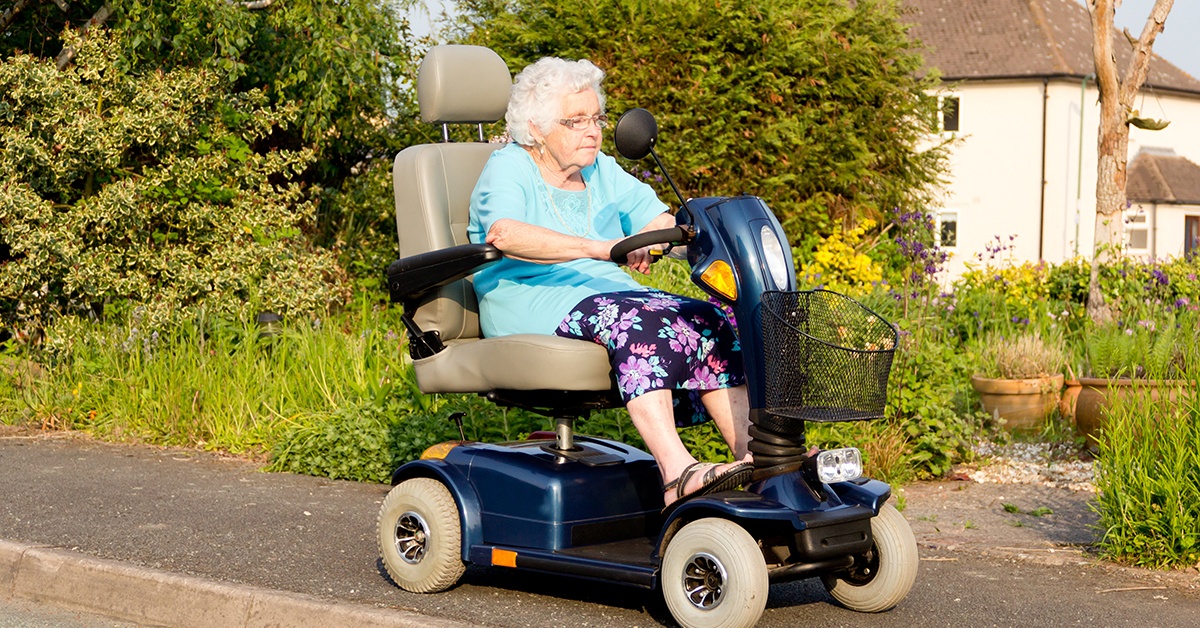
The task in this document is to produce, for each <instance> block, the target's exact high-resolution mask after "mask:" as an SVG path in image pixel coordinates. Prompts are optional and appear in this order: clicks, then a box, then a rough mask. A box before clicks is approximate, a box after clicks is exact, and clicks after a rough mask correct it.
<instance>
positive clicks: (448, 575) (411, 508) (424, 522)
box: [378, 478, 466, 593]
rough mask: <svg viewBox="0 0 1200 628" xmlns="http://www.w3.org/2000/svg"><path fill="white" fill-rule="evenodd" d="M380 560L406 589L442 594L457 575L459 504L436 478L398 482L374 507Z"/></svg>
mask: <svg viewBox="0 0 1200 628" xmlns="http://www.w3.org/2000/svg"><path fill="white" fill-rule="evenodd" d="M378 533H379V557H380V558H382V559H383V565H384V567H385V568H386V569H387V572H388V575H389V576H391V577H392V580H393V581H394V582H395V583H396V584H397V585H398V586H399V587H400V588H401V589H404V590H405V591H411V592H413V593H436V592H438V591H444V590H446V589H448V588H450V587H451V586H453V585H454V583H456V582H458V579H459V578H460V577H461V576H462V574H463V571H465V570H466V565H465V564H464V563H463V561H462V528H461V527H460V524H459V516H458V506H457V505H455V503H454V498H453V497H452V496H451V495H450V491H448V490H446V487H445V486H443V485H442V483H441V482H438V481H437V480H431V479H429V478H414V479H411V480H405V481H403V482H401V483H399V484H397V485H396V486H395V487H394V488H392V490H391V492H389V493H388V495H387V497H386V498H385V499H384V500H383V506H382V507H381V508H380V509H379V528H378Z"/></svg>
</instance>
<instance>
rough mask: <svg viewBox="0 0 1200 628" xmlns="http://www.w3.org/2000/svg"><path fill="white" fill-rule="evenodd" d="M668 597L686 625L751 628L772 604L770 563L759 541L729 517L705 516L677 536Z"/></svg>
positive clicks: (666, 575) (664, 581)
mask: <svg viewBox="0 0 1200 628" xmlns="http://www.w3.org/2000/svg"><path fill="white" fill-rule="evenodd" d="M659 580H660V582H661V586H662V593H663V599H664V600H666V602H667V607H668V608H669V609H670V610H671V615H672V616H673V617H674V618H675V621H677V622H679V624H680V625H681V626H684V628H716V627H728V628H738V627H749V626H753V625H754V624H756V623H758V619H759V617H761V616H762V614H763V610H764V609H766V607H767V592H768V589H769V587H770V582H769V580H768V579H767V565H766V562H765V561H764V559H763V555H762V551H761V550H760V549H759V548H758V543H756V542H755V541H754V538H753V537H751V536H750V533H748V532H746V530H744V529H743V528H742V527H741V526H739V525H737V524H736V523H733V522H732V521H729V520H726V519H718V518H707V519H699V520H696V521H693V522H692V523H689V524H687V525H686V526H684V527H683V529H681V530H680V531H679V533H678V534H676V535H675V536H674V538H672V539H671V542H670V543H669V544H668V545H667V551H666V552H665V554H664V555H663V563H662V573H661V577H660V579H659Z"/></svg>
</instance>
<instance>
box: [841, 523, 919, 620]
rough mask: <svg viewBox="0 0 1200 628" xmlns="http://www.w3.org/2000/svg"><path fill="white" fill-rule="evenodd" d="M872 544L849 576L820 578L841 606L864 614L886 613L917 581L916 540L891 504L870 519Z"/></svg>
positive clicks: (910, 529)
mask: <svg viewBox="0 0 1200 628" xmlns="http://www.w3.org/2000/svg"><path fill="white" fill-rule="evenodd" d="M871 535H872V536H874V537H875V543H874V545H872V546H871V550H870V551H869V552H867V554H866V555H865V556H862V557H860V558H859V560H858V562H857V563H856V564H855V566H854V568H853V569H852V570H851V571H850V573H848V574H841V575H838V576H836V577H834V576H822V577H821V581H822V582H823V583H824V584H825V590H827V591H829V594H830V595H832V596H833V598H834V599H835V600H837V601H838V602H839V603H840V604H841V605H842V606H845V607H846V608H849V609H850V610H855V611H860V612H863V613H880V612H883V611H886V610H888V609H890V608H892V607H894V606H895V605H897V604H899V603H900V602H901V600H903V599H904V598H905V596H907V595H908V592H909V590H911V589H912V585H913V582H915V581H916V579H917V564H918V561H919V560H920V559H919V558H918V557H917V540H916V538H914V537H913V533H912V528H911V527H909V525H908V522H907V521H905V520H904V517H903V516H902V515H901V514H900V511H898V510H896V509H895V508H894V507H892V505H891V504H884V505H883V508H880V509H879V515H877V516H876V517H875V518H874V519H872V520H871Z"/></svg>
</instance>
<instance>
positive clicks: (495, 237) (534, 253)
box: [487, 213, 675, 274]
mask: <svg viewBox="0 0 1200 628" xmlns="http://www.w3.org/2000/svg"><path fill="white" fill-rule="evenodd" d="M674 226H675V217H674V216H672V215H670V214H668V213H663V214H661V215H659V216H657V217H656V218H655V219H654V220H651V221H650V223H649V224H647V225H646V226H645V227H644V228H642V231H641V232H645V231H653V230H655V229H670V228H671V227H674ZM639 233H640V232H639ZM617 242H620V240H591V239H588V238H577V237H575V236H570V235H567V234H565V233H559V232H557V231H554V230H551V229H546V228H544V227H538V226H536V225H531V224H529V223H525V222H521V221H519V220H514V219H511V218H502V219H500V220H497V221H496V222H495V223H493V224H492V228H491V229H489V230H488V233H487V243H488V244H491V245H492V246H495V247H496V248H498V249H500V250H501V251H503V252H504V254H505V255H506V256H508V257H511V258H513V259H519V260H522V261H526V262H534V263H537V264H557V263H559V262H569V261H571V260H576V259H582V258H590V259H598V260H604V261H608V260H610V259H611V258H610V257H609V253H610V252H611V251H612V247H613V245H615V244H616V243H617ZM627 264H628V266H629V267H630V268H632V269H633V270H636V271H638V272H640V273H643V274H648V273H649V272H650V247H645V248H641V249H638V250H636V251H633V252H631V253H630V254H629V258H628V262H627Z"/></svg>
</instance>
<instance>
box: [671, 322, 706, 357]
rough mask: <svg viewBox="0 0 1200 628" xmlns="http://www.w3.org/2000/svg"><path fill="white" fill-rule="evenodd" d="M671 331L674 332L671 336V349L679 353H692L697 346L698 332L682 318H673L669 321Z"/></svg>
mask: <svg viewBox="0 0 1200 628" xmlns="http://www.w3.org/2000/svg"><path fill="white" fill-rule="evenodd" d="M671 331H673V332H674V337H673V338H671V349H672V350H673V351H678V352H679V353H684V354H688V353H692V352H693V351H695V350H696V348H697V347H698V346H699V345H698V343H699V341H700V334H699V333H697V332H696V329H695V328H693V327H692V326H691V324H689V323H688V322H687V321H685V320H683V319H682V318H677V319H675V322H674V323H671Z"/></svg>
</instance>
